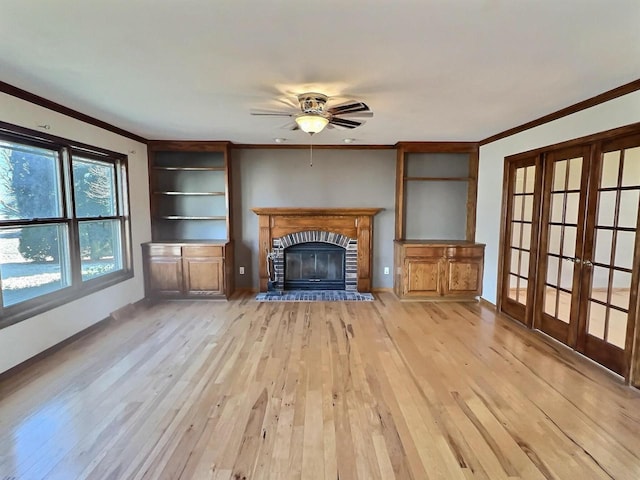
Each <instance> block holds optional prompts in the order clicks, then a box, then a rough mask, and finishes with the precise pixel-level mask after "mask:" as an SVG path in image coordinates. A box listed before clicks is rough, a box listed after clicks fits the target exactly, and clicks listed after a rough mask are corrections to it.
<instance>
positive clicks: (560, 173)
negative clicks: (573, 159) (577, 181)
mask: <svg viewBox="0 0 640 480" xmlns="http://www.w3.org/2000/svg"><path fill="white" fill-rule="evenodd" d="M566 177H567V161H566V160H560V161H559V162H556V163H554V165H553V190H554V191H562V190H564V189H565V188H564V184H565V180H566Z"/></svg>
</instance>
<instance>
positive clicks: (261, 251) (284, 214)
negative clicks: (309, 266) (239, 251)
mask: <svg viewBox="0 0 640 480" xmlns="http://www.w3.org/2000/svg"><path fill="white" fill-rule="evenodd" d="M252 210H253V211H254V212H255V213H256V214H257V215H258V228H259V236H258V262H259V263H258V269H259V277H260V291H261V292H266V291H267V287H268V286H269V289H271V288H275V289H277V290H284V289H285V275H286V273H285V270H286V268H285V267H286V263H285V251H288V252H291V251H293V252H295V249H294V250H289V249H290V248H292V247H294V246H299V245H303V244H305V243H310V242H311V243H322V244H328V245H329V246H330V247H328V248H331V246H333V247H338V248H341V249H342V250H343V251H344V270H343V272H344V273H343V279H344V286H342V287H340V288H332V289H335V290H339V289H343V290H345V291H351V292H369V291H371V276H372V273H371V271H372V268H371V267H372V261H373V253H372V251H373V217H374V215H375V214H376V213H378V212H379V211H380V210H382V209H380V208H306V207H302V208H300V207H281V208H270V207H260V208H253V209H252ZM324 247H327V245H324ZM291 268H294V267H291ZM316 278H317V275H316ZM316 278H314V277H311V279H312V280H315V279H316ZM274 280H275V282H274ZM290 280H298V279H290ZM332 280H336V279H332ZM312 283H321V282H312ZM286 288H294V287H286ZM295 288H302V287H295ZM309 288H314V287H309ZM315 288H317V287H315Z"/></svg>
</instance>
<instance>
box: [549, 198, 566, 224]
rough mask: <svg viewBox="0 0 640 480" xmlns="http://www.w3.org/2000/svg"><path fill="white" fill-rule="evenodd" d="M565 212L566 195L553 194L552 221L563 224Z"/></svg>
mask: <svg viewBox="0 0 640 480" xmlns="http://www.w3.org/2000/svg"><path fill="white" fill-rule="evenodd" d="M563 211H564V193H552V194H551V220H550V221H552V222H555V223H561V222H562V213H563Z"/></svg>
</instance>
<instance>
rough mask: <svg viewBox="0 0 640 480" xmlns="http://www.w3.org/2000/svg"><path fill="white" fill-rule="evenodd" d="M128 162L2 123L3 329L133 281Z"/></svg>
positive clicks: (0, 292) (0, 286)
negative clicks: (86, 296)
mask: <svg viewBox="0 0 640 480" xmlns="http://www.w3.org/2000/svg"><path fill="white" fill-rule="evenodd" d="M126 172H127V162H126V156H124V155H122V154H117V153H113V152H109V151H105V150H102V149H99V148H93V147H88V146H86V145H80V144H76V143H73V142H69V141H66V140H63V139H60V138H56V137H50V136H44V135H42V134H40V133H39V132H31V131H28V130H25V129H21V128H18V127H11V126H10V125H7V124H3V123H0V328H2V327H5V326H7V325H10V324H13V323H15V322H17V321H20V320H23V319H25V318H27V317H29V316H32V315H35V314H37V313H41V312H43V311H45V310H48V309H50V308H53V307H55V306H57V305H60V304H62V303H64V302H68V301H70V300H73V299H76V298H79V297H81V296H84V295H86V294H88V293H91V292H94V291H96V290H99V289H102V288H105V287H107V286H109V285H113V284H114V283H117V282H120V281H122V280H125V279H128V278H131V277H132V276H133V272H132V269H131V246H130V234H129V229H130V225H129V213H128V204H127V186H126Z"/></svg>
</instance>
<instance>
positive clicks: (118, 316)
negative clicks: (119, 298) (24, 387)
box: [0, 298, 147, 383]
mask: <svg viewBox="0 0 640 480" xmlns="http://www.w3.org/2000/svg"><path fill="white" fill-rule="evenodd" d="M146 306H147V302H146V300H145V299H144V298H143V299H141V300H138V301H137V302H135V303H128V304H127V305H125V306H123V307H121V308H119V309H117V310H115V311H114V312H113V313H111V314H110V315H109V316H108V317H105V318H103V319H102V320H98V321H97V322H96V323H94V324H93V325H91V326H89V327H87V328H85V329H84V330H80V331H79V332H77V333H74V334H73V335H71V336H70V337H68V338H65V339H64V340H62V341H61V342H59V343H56V344H55V345H52V346H50V347H49V348H47V349H46V350H43V351H42V352H40V353H36V354H35V355H34V356H33V357H30V358H27V359H26V360H24V361H23V362H20V363H19V364H17V365H14V366H13V367H11V368H9V370H5V371H4V372H0V383H1V382H3V381H5V380H7V379H8V378H10V377H14V376H15V375H18V374H19V373H21V372H23V371H25V370H26V369H28V368H29V367H31V366H32V365H35V364H36V363H38V362H40V361H41V360H43V359H45V358H47V357H49V356H51V355H53V354H54V353H56V352H58V351H60V350H62V349H63V348H65V347H66V346H67V345H70V344H72V343H73V342H75V341H77V340H80V339H81V338H84V337H86V336H88V335H91V334H94V333H96V332H99V331H100V330H103V329H105V328H106V327H108V326H109V325H111V324H112V323H115V322H119V321H123V320H127V319H130V318H132V317H133V316H134V315H135V313H136V312H137V311H138V309H143V308H146Z"/></svg>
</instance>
